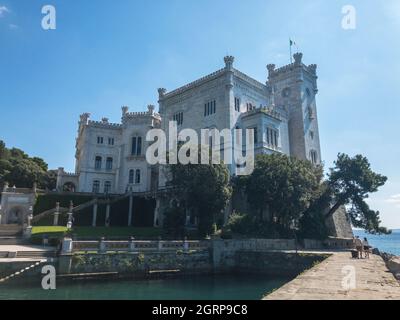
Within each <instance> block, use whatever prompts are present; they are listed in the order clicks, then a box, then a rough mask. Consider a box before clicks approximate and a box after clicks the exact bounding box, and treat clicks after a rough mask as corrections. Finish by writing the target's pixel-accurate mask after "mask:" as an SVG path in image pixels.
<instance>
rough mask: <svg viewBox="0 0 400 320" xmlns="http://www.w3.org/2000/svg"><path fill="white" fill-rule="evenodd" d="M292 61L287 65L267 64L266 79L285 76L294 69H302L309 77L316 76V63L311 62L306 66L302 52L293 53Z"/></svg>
mask: <svg viewBox="0 0 400 320" xmlns="http://www.w3.org/2000/svg"><path fill="white" fill-rule="evenodd" d="M293 59H294V62H293V63H290V64H288V65H285V66H282V67H280V68H276V66H275V65H274V64H269V65H267V70H268V79H273V78H277V77H281V76H285V75H286V74H288V73H292V72H294V71H299V70H303V71H304V72H305V73H306V74H308V75H309V76H311V77H317V65H316V64H311V65H309V66H306V65H305V64H304V63H303V62H302V59H303V54H302V53H301V52H298V53H295V54H294V55H293Z"/></svg>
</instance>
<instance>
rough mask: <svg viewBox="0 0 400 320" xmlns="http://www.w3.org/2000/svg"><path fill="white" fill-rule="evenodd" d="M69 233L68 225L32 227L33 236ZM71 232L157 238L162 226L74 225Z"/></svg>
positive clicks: (93, 235) (97, 235)
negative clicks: (94, 226)
mask: <svg viewBox="0 0 400 320" xmlns="http://www.w3.org/2000/svg"><path fill="white" fill-rule="evenodd" d="M66 233H67V228H66V227H53V226H36V227H33V228H32V237H34V238H41V237H43V236H44V235H47V236H48V237H49V238H62V237H63V236H64V235H65V234H66ZM68 233H69V234H72V235H76V236H77V237H82V238H101V237H106V238H107V237H115V238H117V237H121V238H128V237H131V236H132V237H135V238H138V239H157V238H158V237H159V236H162V233H163V230H162V229H160V228H152V227H151V228H137V227H109V228H107V227H96V228H93V227H74V228H73V229H72V231H70V232H68Z"/></svg>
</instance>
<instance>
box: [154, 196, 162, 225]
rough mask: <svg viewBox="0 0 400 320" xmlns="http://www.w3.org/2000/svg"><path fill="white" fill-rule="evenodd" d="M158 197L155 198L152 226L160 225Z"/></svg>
mask: <svg viewBox="0 0 400 320" xmlns="http://www.w3.org/2000/svg"><path fill="white" fill-rule="evenodd" d="M159 211H160V199H159V198H156V207H155V209H154V221H153V226H154V227H159V226H160V221H159V216H160V213H159Z"/></svg>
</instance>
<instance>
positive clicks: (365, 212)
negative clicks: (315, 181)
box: [326, 153, 389, 233]
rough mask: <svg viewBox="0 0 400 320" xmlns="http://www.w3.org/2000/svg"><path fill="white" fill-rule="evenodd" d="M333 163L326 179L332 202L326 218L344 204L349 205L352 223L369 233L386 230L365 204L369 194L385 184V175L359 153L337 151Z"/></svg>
mask: <svg viewBox="0 0 400 320" xmlns="http://www.w3.org/2000/svg"><path fill="white" fill-rule="evenodd" d="M334 164H335V166H334V167H333V168H331V169H330V173H329V178H328V181H327V183H328V186H329V188H328V189H327V191H328V192H330V193H331V194H332V197H333V205H332V206H331V208H330V210H329V211H328V213H327V215H326V217H329V216H331V215H333V214H334V213H335V212H336V210H337V209H338V208H339V207H341V206H343V205H346V206H350V210H349V211H348V212H349V215H350V219H351V221H352V224H353V226H355V227H361V228H364V229H365V230H366V231H368V232H371V233H388V232H389V231H388V230H387V229H386V228H384V227H381V226H380V219H379V212H377V211H373V210H371V209H370V208H369V206H368V204H367V203H365V199H367V198H368V197H369V194H370V193H373V192H376V191H378V189H379V187H381V186H383V185H384V184H385V182H386V181H387V177H385V176H383V175H381V174H378V173H375V172H374V171H372V169H371V165H370V163H369V161H368V159H367V158H366V157H364V156H362V155H356V156H355V157H353V158H351V157H350V156H348V155H347V154H343V153H339V154H338V158H337V160H336V161H335V163H334Z"/></svg>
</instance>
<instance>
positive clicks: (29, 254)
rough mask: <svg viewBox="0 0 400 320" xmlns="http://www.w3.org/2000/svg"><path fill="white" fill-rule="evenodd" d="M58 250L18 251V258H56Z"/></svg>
mask: <svg viewBox="0 0 400 320" xmlns="http://www.w3.org/2000/svg"><path fill="white" fill-rule="evenodd" d="M56 256H57V252H56V251H18V252H17V255H16V258H39V259H40V258H42V259H43V258H54V257H56Z"/></svg>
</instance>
